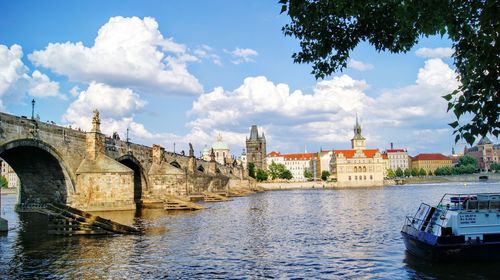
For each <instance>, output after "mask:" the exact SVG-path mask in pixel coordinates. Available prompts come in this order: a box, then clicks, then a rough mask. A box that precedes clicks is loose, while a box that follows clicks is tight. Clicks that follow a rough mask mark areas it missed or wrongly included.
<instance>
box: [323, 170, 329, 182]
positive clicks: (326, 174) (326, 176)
mask: <svg viewBox="0 0 500 280" xmlns="http://www.w3.org/2000/svg"><path fill="white" fill-rule="evenodd" d="M328 177H330V172H328V171H327V170H323V171H322V172H321V180H323V181H326V180H328Z"/></svg>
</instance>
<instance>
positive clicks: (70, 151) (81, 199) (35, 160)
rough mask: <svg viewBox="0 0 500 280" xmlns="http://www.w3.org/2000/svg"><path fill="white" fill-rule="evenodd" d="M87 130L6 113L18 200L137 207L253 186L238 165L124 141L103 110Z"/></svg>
mask: <svg viewBox="0 0 500 280" xmlns="http://www.w3.org/2000/svg"><path fill="white" fill-rule="evenodd" d="M92 124H93V127H92V130H91V131H90V132H83V131H79V130H75V129H71V128H67V127H62V126H58V125H54V124H49V123H43V122H40V121H37V120H35V119H29V118H26V117H17V116H13V115H9V114H5V113H0V157H1V158H3V159H4V160H5V161H6V162H7V163H8V164H9V165H10V166H11V167H12V168H13V169H14V170H15V172H16V173H17V175H18V176H19V179H20V181H21V187H20V190H19V197H18V203H45V202H62V203H65V204H66V205H69V206H72V207H76V208H80V209H83V210H88V211H102V210H125V209H135V208H136V207H139V206H140V205H141V204H144V203H147V201H152V200H161V199H162V198H163V197H165V196H167V195H173V196H180V197H190V196H196V195H201V194H202V193H203V192H206V191H209V192H224V191H228V190H229V189H230V188H248V187H250V186H251V185H254V184H255V183H254V181H253V179H251V178H248V177H247V176H246V172H245V170H244V168H243V167H242V166H240V165H236V164H227V165H220V164H218V163H216V162H215V160H214V159H213V157H212V160H211V161H204V160H201V159H197V158H195V157H194V151H193V150H192V148H191V149H190V152H189V155H188V156H184V155H180V154H175V153H171V152H167V151H165V149H164V148H162V147H160V146H158V145H153V147H147V146H144V145H139V144H134V143H130V142H128V141H121V140H120V139H118V137H106V136H105V135H104V134H102V133H101V131H100V118H99V113H98V112H97V111H96V112H94V118H93V121H92Z"/></svg>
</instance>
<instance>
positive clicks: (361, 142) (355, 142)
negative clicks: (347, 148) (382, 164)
mask: <svg viewBox="0 0 500 280" xmlns="http://www.w3.org/2000/svg"><path fill="white" fill-rule="evenodd" d="M351 145H352V149H353V150H364V149H366V139H365V137H363V136H362V135H361V126H360V125H359V122H358V115H356V125H354V137H353V138H352V139H351Z"/></svg>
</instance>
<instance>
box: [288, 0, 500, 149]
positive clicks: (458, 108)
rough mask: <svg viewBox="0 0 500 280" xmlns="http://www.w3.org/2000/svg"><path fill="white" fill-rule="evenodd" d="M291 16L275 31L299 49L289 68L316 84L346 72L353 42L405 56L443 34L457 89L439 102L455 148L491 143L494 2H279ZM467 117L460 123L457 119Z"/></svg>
mask: <svg viewBox="0 0 500 280" xmlns="http://www.w3.org/2000/svg"><path fill="white" fill-rule="evenodd" d="M279 3H280V4H281V5H282V6H281V13H286V14H288V16H289V17H290V22H289V23H287V24H286V25H285V26H284V27H283V28H282V31H283V33H284V34H285V36H293V37H296V38H297V39H298V41H299V44H300V49H299V51H298V52H296V53H294V54H293V55H292V58H293V60H294V62H296V63H308V64H311V65H312V68H313V70H312V74H314V75H315V77H316V78H325V77H326V76H328V75H331V74H332V73H335V72H336V71H339V70H342V69H343V68H345V67H347V65H348V61H349V58H350V55H351V52H352V51H353V50H355V47H356V46H358V44H360V43H368V44H370V45H372V46H374V47H375V49H376V50H377V51H389V52H392V53H406V52H408V51H410V50H411V48H412V47H414V46H415V45H416V44H417V43H418V42H419V40H420V39H421V38H424V37H428V36H433V35H438V34H439V35H441V36H444V35H445V34H446V35H447V36H448V38H449V39H450V40H451V41H452V42H453V48H452V49H453V52H454V53H453V55H452V57H453V60H454V64H455V66H456V70H455V71H456V73H457V78H458V80H459V81H460V85H459V86H458V89H457V90H455V91H453V92H451V93H450V94H448V95H445V96H444V97H443V98H445V99H446V101H448V111H451V112H453V113H454V115H455V117H456V121H454V122H452V123H450V124H449V125H450V126H451V127H452V128H454V129H455V130H454V133H455V134H456V138H455V142H457V141H458V140H459V139H460V138H464V139H465V140H466V141H467V142H468V143H469V144H471V145H472V143H473V142H474V140H475V138H476V136H477V135H483V136H484V135H486V134H487V133H491V134H493V135H495V136H496V137H498V135H499V134H500V123H499V122H498V118H499V112H500V109H499V108H500V106H498V104H500V95H499V94H498V92H499V83H498V77H499V76H500V73H499V71H500V70H499V68H498V65H500V48H499V47H498V44H499V42H498V41H499V40H498V29H499V21H498V15H499V14H500V4H499V1H498V0H470V1H388V0H366V1H350V0H328V1H326V0H308V1H297V0H279ZM468 114H470V115H471V116H472V118H468V119H467V121H464V120H462V123H463V124H460V123H459V120H460V117H462V116H464V115H465V116H467V115H468Z"/></svg>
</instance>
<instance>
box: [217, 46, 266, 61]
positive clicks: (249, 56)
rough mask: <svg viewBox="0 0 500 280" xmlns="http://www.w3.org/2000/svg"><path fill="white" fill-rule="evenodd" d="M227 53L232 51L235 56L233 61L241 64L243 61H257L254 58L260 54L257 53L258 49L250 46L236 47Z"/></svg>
mask: <svg viewBox="0 0 500 280" xmlns="http://www.w3.org/2000/svg"><path fill="white" fill-rule="evenodd" d="M225 51H226V52H227V53H230V54H231V56H232V57H233V60H232V61H231V62H232V63H233V64H240V63H243V62H253V61H255V60H254V58H255V57H256V56H257V55H258V54H259V53H257V51H256V50H253V49H249V48H244V49H241V48H235V49H234V50H232V51H227V50H225Z"/></svg>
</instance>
